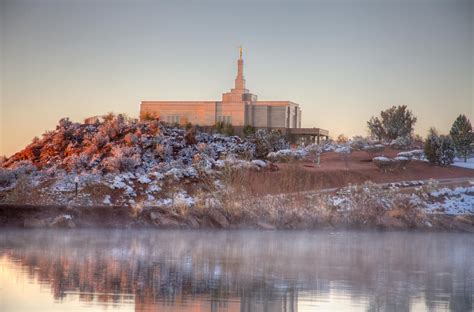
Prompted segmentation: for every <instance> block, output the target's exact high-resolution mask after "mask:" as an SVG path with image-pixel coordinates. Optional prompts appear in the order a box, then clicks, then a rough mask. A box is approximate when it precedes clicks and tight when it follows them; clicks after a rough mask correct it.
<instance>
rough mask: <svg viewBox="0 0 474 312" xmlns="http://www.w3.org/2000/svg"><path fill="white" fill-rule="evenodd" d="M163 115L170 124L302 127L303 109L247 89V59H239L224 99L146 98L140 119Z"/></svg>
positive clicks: (142, 104)
mask: <svg viewBox="0 0 474 312" xmlns="http://www.w3.org/2000/svg"><path fill="white" fill-rule="evenodd" d="M145 117H152V118H159V119H160V120H161V121H164V122H168V123H179V124H186V123H188V122H190V123H192V124H194V125H200V126H213V125H215V124H216V122H225V123H230V124H232V125H233V126H237V127H239V126H246V125H251V126H253V127H262V128H300V127H301V109H300V107H299V105H298V104H296V103H293V102H290V101H258V98H257V95H255V94H252V93H250V92H249V90H247V89H245V79H244V60H243V59H242V56H241V57H240V58H239V59H238V60H237V77H236V78H235V86H234V88H233V89H231V90H230V92H227V93H224V94H222V100H221V101H142V102H141V105H140V118H142V119H143V118H145Z"/></svg>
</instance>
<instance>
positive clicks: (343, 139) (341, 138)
mask: <svg viewBox="0 0 474 312" xmlns="http://www.w3.org/2000/svg"><path fill="white" fill-rule="evenodd" d="M347 141H349V138H348V137H346V136H345V135H344V134H342V133H341V134H339V135H338V136H337V139H336V142H337V144H345V143H347Z"/></svg>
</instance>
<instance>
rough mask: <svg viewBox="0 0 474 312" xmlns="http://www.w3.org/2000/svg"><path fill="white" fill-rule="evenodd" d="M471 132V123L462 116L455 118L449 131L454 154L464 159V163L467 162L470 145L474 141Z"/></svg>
mask: <svg viewBox="0 0 474 312" xmlns="http://www.w3.org/2000/svg"><path fill="white" fill-rule="evenodd" d="M471 131H472V125H471V122H470V121H469V119H467V117H466V116H464V115H459V116H458V118H456V120H455V121H454V123H453V126H452V127H451V131H450V134H451V138H452V139H453V142H454V146H455V147H456V152H457V154H458V155H459V156H461V157H463V158H464V162H466V161H467V157H468V156H469V154H470V153H471V144H472V143H473V141H474V134H473V133H472V132H471Z"/></svg>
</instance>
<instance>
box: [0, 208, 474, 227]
mask: <svg viewBox="0 0 474 312" xmlns="http://www.w3.org/2000/svg"><path fill="white" fill-rule="evenodd" d="M0 226H2V227H3V228H4V229H6V228H15V229H57V228H65V229H91V228H94V229H182V230H188V229H194V230H209V229H221V230H277V231H285V230H389V231H390V230H396V231H400V230H402V231H422V232H466V233H474V215H470V214H468V215H451V214H443V213H436V214H427V215H426V218H425V220H424V222H421V223H419V224H407V223H405V222H403V220H401V219H398V218H394V217H390V216H383V217H381V218H379V219H377V220H375V221H374V222H373V223H366V224H360V223H357V222H347V221H340V220H339V221H338V220H337V219H335V218H333V217H330V218H326V219H321V220H317V221H314V220H312V221H311V222H307V221H305V220H301V221H300V222H291V223H288V224H286V225H283V226H282V225H281V224H274V223H272V222H271V221H270V220H239V221H237V220H233V219H232V218H230V217H228V216H226V215H225V213H224V212H223V211H219V210H217V209H210V210H207V211H205V212H204V211H203V212H198V211H193V212H190V213H188V214H187V215H185V216H181V215H177V214H176V213H173V212H171V211H168V210H166V209H163V208H160V207H153V206H145V207H143V208H142V209H141V210H140V211H137V210H136V208H134V207H130V206H73V205H32V204H13V203H0Z"/></svg>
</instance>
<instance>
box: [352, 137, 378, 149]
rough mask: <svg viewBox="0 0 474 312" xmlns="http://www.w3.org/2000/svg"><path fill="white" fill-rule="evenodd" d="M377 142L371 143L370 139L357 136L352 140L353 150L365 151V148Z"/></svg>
mask: <svg viewBox="0 0 474 312" xmlns="http://www.w3.org/2000/svg"><path fill="white" fill-rule="evenodd" d="M374 143H375V142H373V141H371V140H370V139H369V138H364V137H362V136H359V135H358V136H355V137H353V138H352V140H351V148H352V149H353V150H355V151H360V150H363V149H364V147H366V146H368V145H372V144H374Z"/></svg>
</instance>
